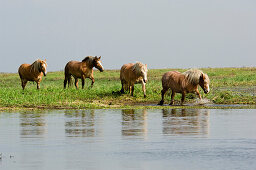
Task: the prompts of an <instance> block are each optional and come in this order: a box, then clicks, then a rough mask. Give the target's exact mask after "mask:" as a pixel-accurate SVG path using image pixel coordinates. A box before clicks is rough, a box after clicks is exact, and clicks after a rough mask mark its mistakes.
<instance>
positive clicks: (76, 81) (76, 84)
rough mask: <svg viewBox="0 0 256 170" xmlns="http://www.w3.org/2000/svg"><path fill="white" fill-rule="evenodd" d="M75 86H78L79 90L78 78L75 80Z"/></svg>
mask: <svg viewBox="0 0 256 170" xmlns="http://www.w3.org/2000/svg"><path fill="white" fill-rule="evenodd" d="M75 86H76V89H78V78H75Z"/></svg>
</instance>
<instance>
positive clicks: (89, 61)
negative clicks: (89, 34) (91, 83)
mask: <svg viewBox="0 0 256 170" xmlns="http://www.w3.org/2000/svg"><path fill="white" fill-rule="evenodd" d="M94 58H95V57H93V56H87V57H85V58H84V59H83V60H82V62H86V63H88V64H89V65H92V64H93V60H94Z"/></svg>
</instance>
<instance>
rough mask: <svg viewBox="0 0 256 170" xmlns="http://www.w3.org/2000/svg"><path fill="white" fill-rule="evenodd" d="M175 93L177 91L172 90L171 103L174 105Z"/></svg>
mask: <svg viewBox="0 0 256 170" xmlns="http://www.w3.org/2000/svg"><path fill="white" fill-rule="evenodd" d="M175 94H176V93H175V92H174V91H173V90H172V96H171V103H170V105H173V103H174V97H175Z"/></svg>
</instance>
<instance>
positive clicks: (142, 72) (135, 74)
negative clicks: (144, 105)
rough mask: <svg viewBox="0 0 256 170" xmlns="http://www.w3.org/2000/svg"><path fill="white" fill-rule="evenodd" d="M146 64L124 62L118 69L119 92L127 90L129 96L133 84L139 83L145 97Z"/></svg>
mask: <svg viewBox="0 0 256 170" xmlns="http://www.w3.org/2000/svg"><path fill="white" fill-rule="evenodd" d="M147 73H148V69H147V64H143V63H141V62H136V63H129V64H124V65H123V66H122V68H121V70H120V80H121V83H122V89H121V91H120V92H121V93H124V91H125V90H126V91H127V90H129V92H130V94H131V96H133V92H134V84H137V83H141V84H142V90H143V93H144V97H146V83H147V80H148V78H147Z"/></svg>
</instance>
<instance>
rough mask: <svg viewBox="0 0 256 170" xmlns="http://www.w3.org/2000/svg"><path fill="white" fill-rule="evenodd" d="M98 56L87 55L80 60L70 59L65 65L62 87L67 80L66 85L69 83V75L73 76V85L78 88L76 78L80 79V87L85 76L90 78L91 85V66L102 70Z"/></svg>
mask: <svg viewBox="0 0 256 170" xmlns="http://www.w3.org/2000/svg"><path fill="white" fill-rule="evenodd" d="M100 58H101V56H100V57H97V56H95V57H93V56H87V57H85V58H84V59H83V60H82V62H79V61H70V62H68V63H67V64H66V67H65V80H64V88H66V85H67V82H68V86H70V85H71V75H72V76H73V77H74V78H75V86H76V88H78V79H82V88H84V81H85V79H86V78H89V79H91V80H92V84H91V87H92V86H93V83H94V77H93V67H96V68H97V69H99V70H100V72H103V71H104V68H103V66H102V64H101V61H100Z"/></svg>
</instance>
